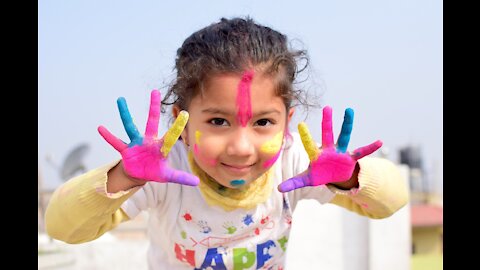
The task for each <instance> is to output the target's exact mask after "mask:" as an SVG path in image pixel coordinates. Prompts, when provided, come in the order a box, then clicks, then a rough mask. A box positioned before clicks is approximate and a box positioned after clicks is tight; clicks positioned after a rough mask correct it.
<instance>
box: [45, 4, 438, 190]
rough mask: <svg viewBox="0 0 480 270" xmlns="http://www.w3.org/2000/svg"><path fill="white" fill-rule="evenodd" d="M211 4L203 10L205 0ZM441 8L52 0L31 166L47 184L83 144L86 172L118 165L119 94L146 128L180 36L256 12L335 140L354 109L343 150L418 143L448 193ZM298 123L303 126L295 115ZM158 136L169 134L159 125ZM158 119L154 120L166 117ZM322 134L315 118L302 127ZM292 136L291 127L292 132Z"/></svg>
mask: <svg viewBox="0 0 480 270" xmlns="http://www.w3.org/2000/svg"><path fill="white" fill-rule="evenodd" d="M206 3H208V4H206ZM442 5H443V3H442V1H413V0H405V1H382V0H377V1H372V0H365V1H353V0H351V1H313V0H312V1H305V0H297V1H279V0H276V1H270V0H269V1H220V0H215V1H118V0H117V1H92V0H84V1H53V0H44V1H39V2H38V18H39V19H38V164H39V169H40V173H41V175H42V177H43V179H44V182H45V185H46V186H47V187H49V188H54V187H56V186H58V185H59V184H60V183H61V179H60V177H59V174H58V169H56V168H55V167H54V166H52V165H51V164H50V163H48V162H47V161H46V157H47V156H50V157H51V158H52V160H53V161H54V163H56V164H57V166H60V164H61V163H62V161H63V159H64V158H65V157H66V156H67V154H68V153H69V151H70V150H71V149H73V148H74V147H75V146H77V145H78V144H81V143H87V144H89V146H90V151H89V153H88V154H87V156H86V157H85V160H84V162H85V164H86V165H87V167H88V168H89V169H91V168H94V167H97V166H100V165H103V164H105V163H108V162H110V161H112V160H114V159H117V158H119V154H118V153H117V152H116V151H115V150H114V149H113V148H112V147H110V145H108V144H107V143H106V142H105V141H103V139H102V138H101V137H100V135H99V134H98V132H97V126H98V125H100V124H102V125H105V126H106V127H107V128H108V129H109V130H110V131H111V132H112V133H114V134H116V135H117V136H118V137H120V138H122V139H124V140H125V141H128V137H127V136H126V133H125V131H124V129H123V126H122V124H121V120H120V117H119V114H118V110H117V107H116V99H117V98H118V97H120V96H124V97H125V98H126V100H127V102H128V106H129V109H130V112H131V114H132V116H133V118H134V120H135V121H136V124H137V126H138V128H139V130H144V127H145V122H146V118H147V115H148V106H149V97H150V95H149V93H150V91H151V90H152V89H154V88H155V89H164V87H165V86H166V85H167V84H168V83H169V82H170V81H171V79H172V78H173V77H172V76H173V75H174V73H173V70H172V68H173V66H174V59H175V52H176V50H177V48H178V47H179V46H180V45H181V44H182V42H183V40H184V39H185V38H186V37H188V36H189V35H190V34H191V33H193V32H194V31H196V30H199V29H200V28H202V27H204V26H206V25H209V24H211V23H213V22H216V21H218V20H219V18H221V17H233V16H247V15H249V16H251V17H252V18H253V19H255V20H256V21H257V22H259V23H261V24H264V25H267V26H270V27H272V28H274V29H276V30H279V31H280V32H283V33H284V34H286V35H287V36H289V38H290V39H292V40H294V42H295V44H297V46H302V47H303V48H304V49H307V50H308V51H309V55H310V64H311V70H310V73H311V74H310V77H309V78H310V80H309V81H308V83H306V84H305V87H306V88H308V89H310V91H313V93H314V94H316V95H319V96H321V99H320V101H321V104H322V105H330V106H331V107H332V108H333V118H334V132H335V134H337V135H338V132H339V130H340V127H341V123H342V119H343V112H344V110H345V108H347V107H351V108H353V109H354V110H355V121H354V128H353V133H352V137H351V140H350V145H349V149H351V150H353V149H355V148H357V147H360V146H363V145H366V144H369V143H371V142H373V141H374V140H377V139H381V140H383V142H384V147H382V148H383V149H386V150H388V157H389V158H390V159H392V160H393V161H395V162H397V161H398V150H399V149H400V148H401V147H404V146H407V145H415V146H419V147H420V148H421V152H422V155H423V159H424V165H425V168H426V169H427V173H428V175H429V176H428V177H429V179H431V180H432V182H434V186H435V188H436V189H437V190H443V188H442V183H443V174H442V171H443V28H442V25H443V7H442ZM297 114H298V115H297V117H296V118H295V120H297V121H299V120H303V119H304V116H305V115H304V114H303V113H302V111H301V110H300V111H297ZM162 119H163V120H164V121H163V122H162V125H161V129H160V132H161V133H163V132H164V131H165V130H166V118H165V117H164V118H162ZM162 119H161V120H162ZM305 122H307V124H308V125H309V127H310V130H311V131H312V135H313V136H314V137H316V138H318V140H320V139H321V132H320V126H321V111H320V110H317V111H314V112H311V113H310V114H309V115H308V118H307V119H306V120H305ZM291 129H293V130H296V124H294V125H292V126H291Z"/></svg>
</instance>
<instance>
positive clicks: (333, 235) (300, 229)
mask: <svg viewBox="0 0 480 270" xmlns="http://www.w3.org/2000/svg"><path fill="white" fill-rule="evenodd" d="M399 168H400V170H401V172H402V174H403V175H404V176H405V183H406V185H407V186H408V183H409V181H408V167H406V166H404V165H399ZM410 228H411V227H410V204H407V205H406V206H404V207H403V208H402V209H400V210H399V211H398V212H396V213H395V214H393V215H392V216H390V217H388V218H386V219H380V220H374V219H369V218H366V217H363V216H360V215H358V214H355V213H353V212H350V211H348V210H345V209H343V208H340V207H338V206H336V205H331V204H325V205H320V204H319V203H318V202H316V201H313V200H303V201H300V202H299V203H298V205H297V209H296V210H295V213H294V215H293V223H292V232H291V235H290V239H289V243H288V249H289V251H288V254H287V265H286V268H287V269H329V270H385V269H389V270H409V269H410V254H411V231H410Z"/></svg>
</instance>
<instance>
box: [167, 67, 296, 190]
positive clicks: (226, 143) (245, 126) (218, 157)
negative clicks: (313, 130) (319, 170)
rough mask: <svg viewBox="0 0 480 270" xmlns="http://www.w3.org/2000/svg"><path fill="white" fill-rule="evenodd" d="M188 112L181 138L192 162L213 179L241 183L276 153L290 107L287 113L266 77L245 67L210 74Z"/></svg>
mask: <svg viewBox="0 0 480 270" xmlns="http://www.w3.org/2000/svg"><path fill="white" fill-rule="evenodd" d="M252 75H253V79H252ZM178 112H179V110H178V107H174V108H173V113H174V116H177V115H178ZM188 112H189V114H190V118H189V121H188V124H187V126H186V128H185V130H184V132H183V133H182V138H183V140H184V141H185V142H187V143H188V145H189V147H190V151H192V153H193V156H194V159H195V161H196V163H197V164H198V166H199V167H200V168H201V169H202V170H204V171H205V172H206V173H207V174H208V175H209V176H211V177H212V178H213V179H215V180H216V181H217V182H218V183H219V184H221V185H223V186H225V187H229V188H241V187H243V186H245V185H247V184H249V183H250V182H252V181H253V180H255V179H257V178H258V177H260V176H261V175H262V174H264V173H265V172H266V171H267V170H268V169H269V168H270V167H271V166H272V165H273V163H274V162H275V160H276V159H277V158H278V154H279V153H280V150H281V146H282V142H283V137H284V135H285V131H286V129H287V127H288V123H289V122H290V119H291V117H292V115H293V112H294V110H293V109H290V110H289V111H288V113H287V111H286V109H285V104H284V102H283V100H282V98H281V97H279V96H277V95H275V91H274V82H273V80H272V78H271V77H269V76H264V75H262V73H260V72H258V74H257V73H255V74H253V72H245V73H244V74H243V75H238V74H221V75H215V76H213V77H210V78H209V79H208V80H207V81H206V82H205V84H204V91H203V93H201V94H198V95H197V96H196V97H194V98H193V99H192V100H191V103H190V105H189V108H188Z"/></svg>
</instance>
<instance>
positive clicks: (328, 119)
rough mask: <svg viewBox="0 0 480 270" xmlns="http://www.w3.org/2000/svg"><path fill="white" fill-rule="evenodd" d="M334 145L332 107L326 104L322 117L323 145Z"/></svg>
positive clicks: (326, 146)
mask: <svg viewBox="0 0 480 270" xmlns="http://www.w3.org/2000/svg"><path fill="white" fill-rule="evenodd" d="M332 146H333V129H332V108H331V107H330V106H325V108H323V118H322V147H323V148H329V147H332Z"/></svg>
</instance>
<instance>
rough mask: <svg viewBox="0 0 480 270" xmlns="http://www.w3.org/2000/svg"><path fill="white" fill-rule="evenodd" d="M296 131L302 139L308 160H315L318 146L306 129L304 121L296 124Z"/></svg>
mask: <svg viewBox="0 0 480 270" xmlns="http://www.w3.org/2000/svg"><path fill="white" fill-rule="evenodd" d="M298 133H300V138H301V139H302V143H303V147H304V148H305V151H307V154H308V158H309V159H310V161H314V160H316V159H317V157H318V147H317V144H316V143H315V141H314V140H313V138H312V135H311V134H310V131H309V130H308V127H307V124H305V123H304V122H301V123H300V124H298Z"/></svg>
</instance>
